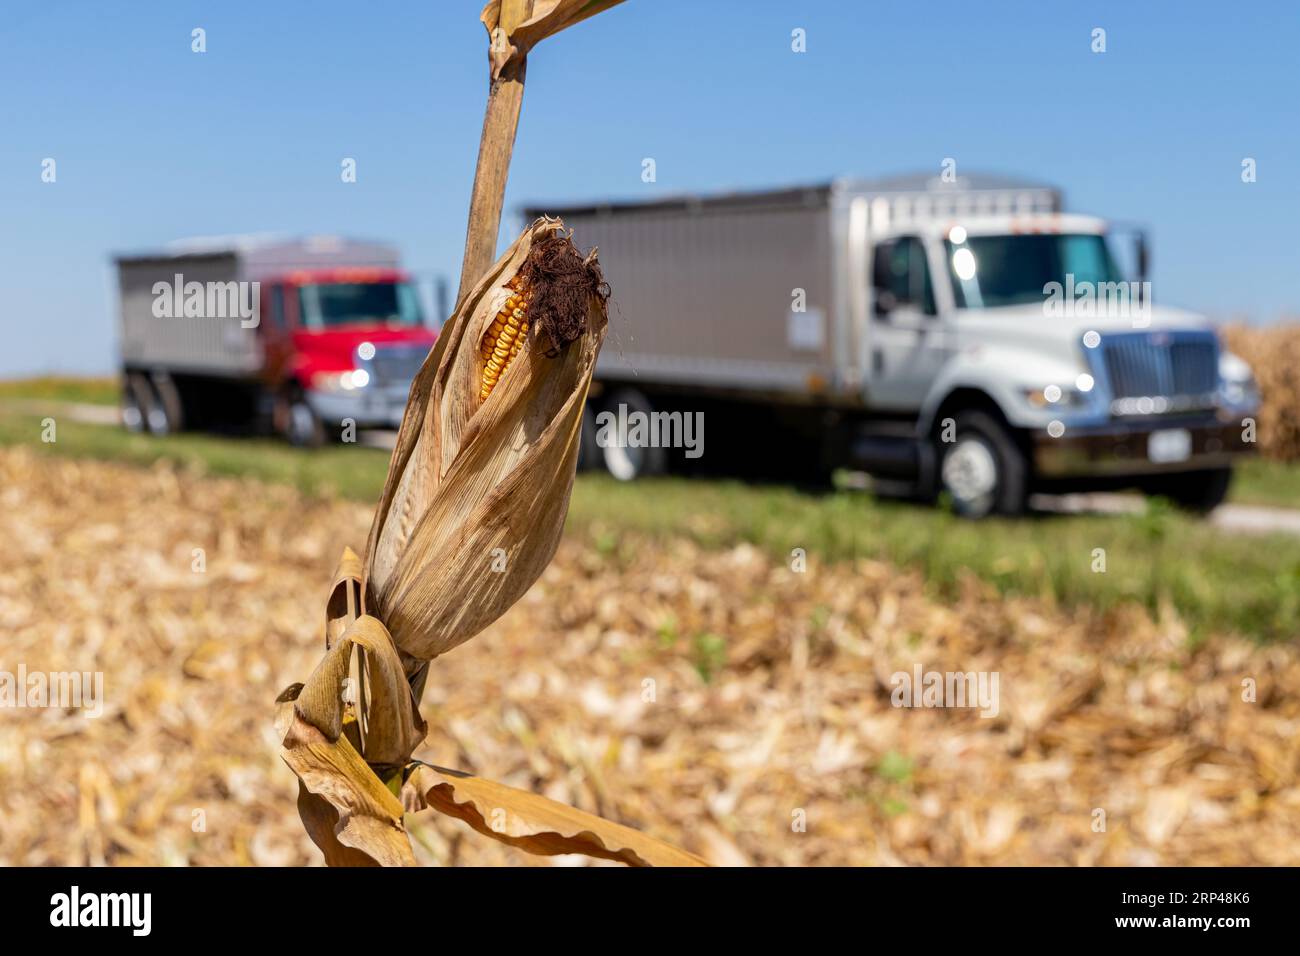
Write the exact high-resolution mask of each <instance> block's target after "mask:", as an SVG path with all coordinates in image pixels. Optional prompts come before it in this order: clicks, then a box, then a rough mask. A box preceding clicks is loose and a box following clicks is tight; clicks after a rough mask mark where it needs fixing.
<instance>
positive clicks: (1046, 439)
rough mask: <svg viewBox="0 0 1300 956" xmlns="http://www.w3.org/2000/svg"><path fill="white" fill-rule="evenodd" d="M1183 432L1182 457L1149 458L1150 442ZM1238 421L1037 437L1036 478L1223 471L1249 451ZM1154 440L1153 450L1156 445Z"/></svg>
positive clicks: (1116, 426)
mask: <svg viewBox="0 0 1300 956" xmlns="http://www.w3.org/2000/svg"><path fill="white" fill-rule="evenodd" d="M1174 431H1182V432H1186V433H1187V434H1186V437H1185V438H1184V437H1183V436H1168V437H1172V438H1174V439H1175V440H1174V442H1173V444H1174V446H1178V445H1181V444H1183V443H1184V442H1185V447H1186V455H1185V456H1184V455H1179V456H1177V457H1175V458H1173V459H1170V458H1169V457H1168V455H1167V453H1165V454H1161V453H1160V452H1159V450H1157V453H1156V454H1155V455H1153V454H1152V436H1153V435H1159V434H1160V433H1162V432H1163V433H1170V432H1174ZM1243 433H1244V429H1243V427H1242V425H1241V423H1240V422H1239V421H1231V422H1220V421H1214V420H1210V421H1206V420H1205V419H1204V418H1199V419H1194V420H1187V419H1183V420H1177V419H1171V420H1168V421H1151V420H1144V421H1142V422H1132V423H1113V424H1108V425H1104V426H1096V427H1091V428H1078V429H1069V430H1067V432H1066V434H1064V435H1062V436H1061V437H1060V438H1052V437H1051V436H1050V435H1048V434H1046V433H1045V432H1037V433H1035V435H1034V439H1033V457H1034V468H1035V471H1036V473H1037V474H1038V475H1039V476H1041V477H1044V478H1072V477H1086V476H1125V475H1147V474H1160V473H1169V472H1180V471H1198V470H1201V469H1206V468H1222V467H1224V466H1226V465H1229V464H1231V463H1232V461H1233V460H1234V459H1236V458H1239V457H1241V456H1242V455H1246V454H1250V453H1252V452H1253V451H1254V445H1253V444H1252V443H1250V442H1247V441H1245V440H1244V437H1243ZM1160 443H1161V442H1160V439H1159V438H1158V439H1157V449H1158V448H1159V445H1160Z"/></svg>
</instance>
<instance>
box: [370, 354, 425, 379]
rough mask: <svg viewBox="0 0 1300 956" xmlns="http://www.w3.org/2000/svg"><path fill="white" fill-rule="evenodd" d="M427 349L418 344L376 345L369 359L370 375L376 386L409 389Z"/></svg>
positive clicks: (422, 362)
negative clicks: (373, 354) (373, 353)
mask: <svg viewBox="0 0 1300 956" xmlns="http://www.w3.org/2000/svg"><path fill="white" fill-rule="evenodd" d="M428 354H429V350H428V349H427V348H425V347H424V346H419V345H377V346H375V357H374V358H373V359H371V360H370V365H369V367H370V377H371V381H372V382H373V383H374V385H375V387H376V388H381V389H382V388H400V389H403V390H405V389H409V388H410V387H411V381H412V380H413V379H414V378H415V375H416V373H417V372H419V371H420V366H421V365H423V364H424V358H425V356H426V355H428Z"/></svg>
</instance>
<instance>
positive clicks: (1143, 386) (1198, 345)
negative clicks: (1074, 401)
mask: <svg viewBox="0 0 1300 956" xmlns="http://www.w3.org/2000/svg"><path fill="white" fill-rule="evenodd" d="M1098 351H1100V353H1101V356H1100V358H1101V365H1102V368H1103V369H1104V370H1105V373H1106V379H1107V381H1108V382H1109V384H1110V392H1111V398H1112V401H1111V413H1112V414H1114V415H1152V414H1157V415H1159V414H1168V413H1172V412H1185V411H1191V410H1194V409H1203V408H1209V407H1211V406H1213V405H1214V398H1215V392H1216V390H1217V389H1218V385H1219V343H1218V340H1217V339H1216V338H1215V336H1214V333H1213V332H1160V331H1157V332H1121V333H1117V334H1113V335H1105V336H1102V340H1101V347H1100V349H1099V350H1098Z"/></svg>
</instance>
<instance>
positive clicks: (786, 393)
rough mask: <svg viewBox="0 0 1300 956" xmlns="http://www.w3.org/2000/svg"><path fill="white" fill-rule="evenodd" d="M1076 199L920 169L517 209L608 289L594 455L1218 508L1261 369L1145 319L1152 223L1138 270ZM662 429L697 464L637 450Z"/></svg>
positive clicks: (1200, 324)
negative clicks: (566, 242) (1254, 371)
mask: <svg viewBox="0 0 1300 956" xmlns="http://www.w3.org/2000/svg"><path fill="white" fill-rule="evenodd" d="M1061 207H1062V200H1061V193H1060V192H1059V190H1057V189H1055V188H1053V187H1050V186H1046V185H1043V184H1040V183H1034V182H1026V181H1019V180H1014V179H1009V178H1005V177H997V176H961V177H957V178H956V179H955V181H952V182H947V181H944V180H943V179H942V178H941V177H930V176H907V177H900V178H895V179H888V180H877V181H863V180H855V179H841V180H836V181H833V182H830V183H827V184H822V185H817V186H811V187H807V188H796V189H783V190H779V191H770V192H761V193H736V194H728V195H719V196H711V197H683V198H672V199H664V200H655V201H650V202H626V203H616V202H610V203H602V204H588V205H582V206H576V205H556V204H535V205H533V206H531V207H529V208H526V209H525V210H524V215H525V217H526V218H531V217H533V216H536V215H540V214H550V215H558V216H561V217H562V218H563V219H564V222H565V224H566V225H568V226H571V227H573V228H574V230H575V238H576V239H578V240H579V241H580V242H581V244H582V245H583V246H584V247H585V246H591V245H595V246H599V247H600V253H601V255H600V258H601V264H602V266H603V267H604V270H605V276H606V278H607V279H608V280H609V283H610V285H611V287H612V288H613V292H614V296H613V300H612V308H611V319H612V320H611V324H610V333H609V336H608V338H607V341H606V345H605V348H604V350H603V353H602V355H601V358H600V362H599V364H598V365H597V369H596V382H597V388H595V389H593V396H592V398H591V404H590V407H589V412H590V413H591V415H590V416H589V420H588V422H587V425H586V432H585V436H586V438H587V441H585V442H584V450H585V460H586V463H587V464H589V465H591V464H597V465H598V464H600V463H602V462H603V464H604V465H605V467H607V468H608V469H609V471H610V472H611V473H612V474H614V475H615V476H616V477H619V478H624V479H629V478H634V477H637V476H640V475H646V474H653V473H657V472H662V471H664V470H666V469H667V468H669V467H673V468H676V469H680V468H687V469H690V468H698V467H700V466H701V465H703V466H705V467H708V466H712V467H713V468H714V469H715V470H716V469H718V468H721V469H722V470H723V471H727V472H731V473H737V472H748V471H750V470H751V469H753V468H757V469H759V470H761V471H763V472H764V473H767V474H784V475H788V476H793V477H803V478H807V477H815V478H818V479H820V478H825V477H828V476H829V474H830V472H831V470H832V469H835V468H852V469H857V470H861V471H866V472H868V473H869V474H871V475H873V476H875V477H876V478H877V479H882V480H886V481H893V482H895V483H903V484H904V485H905V486H906V487H907V488H909V489H910V490H911V491H912V492H913V493H914V494H915V495H916V496H918V497H922V498H935V497H937V496H938V495H940V494H946V496H947V497H949V498H950V500H951V503H952V507H953V508H954V509H955V510H956V511H957V512H958V513H960V514H962V515H965V516H969V517H981V516H984V515H987V514H990V513H993V512H999V513H1004V514H1014V513H1017V512H1019V511H1021V510H1022V509H1023V508H1024V507H1025V503H1026V499H1027V496H1028V495H1029V494H1030V492H1031V491H1034V490H1046V491H1055V490H1086V489H1099V488H1115V487H1137V488H1140V489H1142V490H1144V491H1146V492H1148V493H1151V494H1159V495H1162V496H1165V497H1168V498H1171V499H1173V500H1174V501H1175V502H1176V503H1178V504H1180V505H1182V506H1184V507H1187V508H1189V509H1194V510H1201V511H1205V510H1209V509H1211V508H1213V507H1214V506H1215V505H1217V504H1218V503H1219V502H1220V501H1222V500H1223V498H1224V496H1225V494H1226V492H1227V488H1228V484H1229V481H1230V478H1231V467H1232V461H1233V459H1234V457H1235V456H1237V455H1239V454H1242V453H1244V452H1247V451H1249V450H1250V448H1251V447H1252V446H1251V445H1250V442H1249V437H1248V436H1249V421H1248V420H1249V419H1250V417H1251V416H1252V415H1253V414H1254V411H1255V408H1256V405H1257V395H1256V392H1255V386H1254V382H1253V379H1252V377H1251V372H1250V369H1249V368H1248V367H1247V366H1246V364H1245V363H1244V362H1242V361H1241V360H1240V359H1238V358H1236V357H1234V356H1232V355H1230V354H1228V353H1226V352H1225V351H1223V350H1222V349H1221V348H1220V345H1219V342H1218V338H1217V336H1216V334H1215V332H1214V331H1213V329H1212V328H1210V327H1209V325H1208V324H1207V322H1206V321H1205V320H1204V319H1202V318H1200V317H1198V316H1196V315H1193V314H1190V313H1187V312H1183V311H1178V310H1174V309H1170V308H1163V307H1160V306H1156V305H1155V304H1154V303H1153V302H1152V298H1151V294H1150V283H1149V282H1147V281H1146V270H1147V259H1148V257H1147V252H1146V248H1147V247H1146V240H1145V237H1144V235H1143V234H1142V233H1141V232H1140V231H1138V232H1135V233H1133V236H1134V238H1135V239H1136V241H1135V242H1134V243H1133V244H1132V251H1133V255H1132V256H1131V258H1132V261H1133V267H1132V269H1131V270H1130V273H1129V274H1127V275H1126V274H1123V273H1122V272H1121V269H1120V266H1119V265H1118V262H1117V258H1116V255H1117V250H1116V246H1117V241H1116V239H1117V236H1118V235H1119V234H1120V233H1119V232H1118V230H1117V231H1116V232H1115V233H1114V234H1112V232H1111V230H1110V229H1108V226H1107V223H1105V222H1104V221H1102V220H1100V219H1097V218H1093V217H1090V216H1082V215H1074V214H1068V213H1065V212H1063V211H1062V208H1061ZM600 412H610V413H611V414H610V415H609V416H605V417H604V421H606V422H615V423H616V424H614V425H613V426H612V428H613V429H614V431H613V437H612V438H611V437H610V434H611V433H610V431H609V430H608V429H606V430H605V432H604V433H603V434H602V435H601V440H599V441H598V440H597V434H596V427H595V425H596V423H595V421H594V418H595V416H596V415H598V414H599V413H600ZM620 412H621V414H620ZM657 413H658V414H660V415H661V416H668V415H672V414H674V413H681V414H682V415H693V414H694V415H697V416H699V417H700V419H701V422H702V423H707V426H708V428H707V440H706V441H705V442H703V444H702V449H697V450H696V454H698V453H699V451H700V450H703V451H704V454H703V455H700V456H699V458H698V459H696V460H691V459H690V458H688V457H686V456H679V455H674V454H673V449H672V448H665V447H663V446H662V444H661V443H659V442H655V443H646V442H645V441H638V440H636V436H634V435H630V434H629V433H628V431H629V430H628V427H627V425H626V424H625V423H626V422H627V421H629V420H635V418H636V417H637V415H638V414H640V415H641V416H642V417H646V416H655V415H656V414H657ZM669 444H671V442H670V443H669Z"/></svg>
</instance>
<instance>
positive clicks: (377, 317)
mask: <svg viewBox="0 0 1300 956" xmlns="http://www.w3.org/2000/svg"><path fill="white" fill-rule="evenodd" d="M298 303H299V313H298V314H299V315H300V316H301V320H302V325H303V327H304V328H308V329H327V328H333V327H335V326H340V325H423V324H424V316H423V315H422V314H421V311H420V297H419V296H418V295H416V293H415V287H414V286H412V285H411V284H410V283H409V282H327V283H321V284H319V285H305V286H302V287H301V288H300V289H299V290H298Z"/></svg>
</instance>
